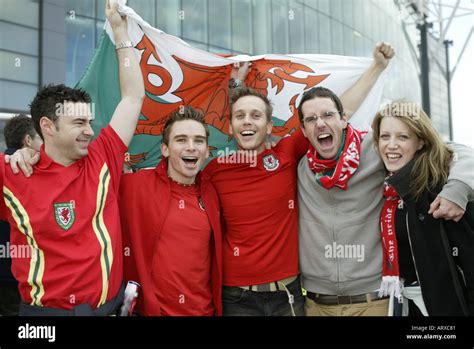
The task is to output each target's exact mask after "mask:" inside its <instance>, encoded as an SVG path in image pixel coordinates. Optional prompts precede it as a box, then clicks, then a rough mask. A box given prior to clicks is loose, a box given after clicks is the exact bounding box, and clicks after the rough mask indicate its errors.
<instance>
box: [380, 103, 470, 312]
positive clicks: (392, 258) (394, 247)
mask: <svg viewBox="0 0 474 349" xmlns="http://www.w3.org/2000/svg"><path fill="white" fill-rule="evenodd" d="M372 128H373V131H374V132H373V135H374V138H375V144H376V146H377V150H378V152H379V155H380V156H381V158H382V160H383V162H384V164H385V167H386V168H387V171H388V173H389V175H388V177H387V179H386V183H385V185H384V196H385V204H384V207H383V209H382V213H381V232H382V242H383V249H384V270H383V275H384V277H383V281H382V287H381V294H382V293H384V294H391V295H392V302H391V305H393V306H391V307H390V309H391V314H392V315H408V314H409V315H410V316H417V315H421V314H423V315H425V316H427V315H430V316H432V315H435V316H436V315H444V316H446V315H447V316H450V315H461V316H462V315H474V229H473V228H474V207H473V205H472V203H470V204H468V205H467V207H466V211H465V213H464V216H462V218H461V215H459V217H458V218H456V221H447V220H443V219H435V218H434V217H433V215H432V214H429V211H430V203H431V202H432V201H433V200H434V199H435V198H436V197H437V194H438V193H439V192H440V190H441V187H442V186H443V184H444V183H446V181H447V177H448V174H449V164H450V163H451V161H452V160H453V152H452V151H451V150H450V149H449V148H448V147H447V146H446V144H445V143H444V142H443V141H442V139H441V137H440V135H439V134H438V133H437V132H436V130H435V129H434V128H433V126H432V124H431V122H430V119H429V118H428V116H427V115H426V113H425V112H424V111H423V110H421V109H420V108H419V107H418V106H417V105H416V104H415V103H408V102H395V103H391V104H390V105H388V106H387V107H385V108H384V109H383V110H381V111H380V112H378V113H377V115H376V117H375V119H374V122H373V124H372ZM465 189H466V190H465V191H469V192H465V193H460V194H461V195H465V197H469V196H471V197H472V195H473V194H472V188H469V189H468V186H467V185H466V188H465ZM461 209H463V208H462V207H461V208H459V212H461V213H462V210H461ZM430 213H431V212H430ZM397 300H398V302H397Z"/></svg>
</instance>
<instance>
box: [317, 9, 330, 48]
mask: <svg viewBox="0 0 474 349" xmlns="http://www.w3.org/2000/svg"><path fill="white" fill-rule="evenodd" d="M318 17H319V53H324V54H330V53H331V26H330V22H329V21H330V20H329V17H327V16H326V15H323V14H322V13H320V14H319V16H318Z"/></svg>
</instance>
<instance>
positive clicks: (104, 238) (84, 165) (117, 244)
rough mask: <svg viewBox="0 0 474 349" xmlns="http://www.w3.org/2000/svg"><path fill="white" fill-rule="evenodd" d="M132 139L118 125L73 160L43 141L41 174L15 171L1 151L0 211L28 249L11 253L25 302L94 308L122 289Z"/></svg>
mask: <svg viewBox="0 0 474 349" xmlns="http://www.w3.org/2000/svg"><path fill="white" fill-rule="evenodd" d="M126 149H127V147H126V146H125V144H124V143H123V142H122V141H121V139H120V138H119V136H118V135H117V134H116V133H115V131H114V130H113V129H112V127H110V126H108V127H107V128H105V129H103V130H102V131H101V134H100V135H99V136H98V137H97V139H96V140H94V141H93V142H91V144H90V145H89V154H88V155H87V156H85V157H83V158H82V159H80V160H78V161H76V162H74V163H73V164H71V165H70V166H67V167H65V166H63V165H60V164H58V163H55V162H54V161H53V160H51V158H49V157H48V156H47V155H46V153H45V152H44V149H43V148H42V149H41V159H40V161H39V163H38V164H37V165H35V166H34V169H33V171H34V174H33V175H32V176H31V177H30V178H26V177H25V176H23V175H22V174H18V175H14V174H13V173H12V171H11V168H10V166H9V165H7V166H5V164H4V159H3V155H2V156H0V182H1V184H2V188H3V198H4V200H1V202H0V218H2V219H7V220H8V222H9V223H10V226H11V244H12V246H13V245H14V246H16V247H18V248H22V247H26V248H25V249H24V250H26V251H28V252H29V253H26V254H24V255H22V256H18V257H16V258H12V272H13V275H14V276H15V278H16V279H17V280H18V282H19V290H20V294H21V298H22V300H23V302H25V303H27V304H31V305H36V306H44V307H52V308H62V309H72V308H73V307H74V306H76V305H79V304H83V303H89V304H90V305H91V307H92V308H93V309H95V308H96V307H98V306H100V305H102V304H104V303H105V302H106V301H108V300H110V299H111V298H113V297H115V296H116V294H117V292H118V290H119V287H120V284H121V282H122V253H121V236H120V220H119V212H118V203H117V192H118V187H119V179H120V175H121V171H122V165H123V161H124V153H125V151H126Z"/></svg>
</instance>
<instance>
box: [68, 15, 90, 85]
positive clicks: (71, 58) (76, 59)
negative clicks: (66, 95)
mask: <svg viewBox="0 0 474 349" xmlns="http://www.w3.org/2000/svg"><path fill="white" fill-rule="evenodd" d="M94 27H95V21H94V20H93V19H88V18H82V17H78V16H76V18H75V19H74V20H71V19H70V18H69V17H66V40H67V42H66V51H67V68H66V84H67V85H69V86H74V85H75V84H76V82H77V81H78V80H79V79H80V78H81V76H82V74H83V72H84V70H85V69H86V67H87V65H88V64H89V61H90V59H91V58H92V53H93V51H94V47H95V46H94V45H95V31H94Z"/></svg>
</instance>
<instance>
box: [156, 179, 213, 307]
mask: <svg viewBox="0 0 474 349" xmlns="http://www.w3.org/2000/svg"><path fill="white" fill-rule="evenodd" d="M210 245H211V225H210V223H209V220H208V218H207V215H206V212H205V210H204V206H202V201H200V200H199V198H198V189H197V187H196V186H192V187H183V186H180V185H179V184H176V183H174V182H172V181H171V201H170V208H169V211H168V215H167V216H166V220H165V222H164V225H163V230H162V232H161V234H160V240H159V242H158V244H157V247H156V253H155V256H154V258H153V260H154V264H153V266H152V268H153V269H154V270H158V271H159V273H156V274H155V275H154V284H155V294H156V296H157V297H158V299H159V301H160V304H161V308H162V311H163V314H162V315H169V316H212V315H213V314H214V305H213V302H212V293H211V250H210V247H211V246H210Z"/></svg>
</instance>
